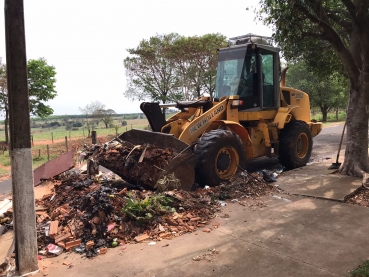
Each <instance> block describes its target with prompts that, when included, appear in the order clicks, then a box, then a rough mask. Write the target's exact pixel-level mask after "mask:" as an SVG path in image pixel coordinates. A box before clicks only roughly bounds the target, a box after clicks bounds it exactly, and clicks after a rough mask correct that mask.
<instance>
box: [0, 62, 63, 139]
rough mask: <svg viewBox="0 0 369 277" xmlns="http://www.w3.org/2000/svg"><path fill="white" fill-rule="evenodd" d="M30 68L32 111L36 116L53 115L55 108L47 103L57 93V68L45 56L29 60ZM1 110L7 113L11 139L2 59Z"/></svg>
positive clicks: (29, 90)
mask: <svg viewBox="0 0 369 277" xmlns="http://www.w3.org/2000/svg"><path fill="white" fill-rule="evenodd" d="M27 69H28V92H29V98H30V112H31V114H32V115H34V116H39V117H41V118H44V117H46V116H49V115H51V114H52V113H53V112H54V110H53V109H52V108H51V107H50V106H48V105H46V104H45V102H47V101H48V100H51V99H54V98H55V97H56V95H57V92H56V90H55V82H56V79H55V75H56V70H55V67H54V66H52V65H48V64H47V61H46V60H45V59H44V58H39V59H37V60H33V59H31V60H29V61H28V63H27ZM0 110H2V111H3V112H4V113H5V140H6V143H8V141H9V136H8V122H9V101H8V87H7V76H6V65H5V64H3V63H2V62H1V60H0Z"/></svg>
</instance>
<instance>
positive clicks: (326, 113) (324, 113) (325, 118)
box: [320, 107, 328, 122]
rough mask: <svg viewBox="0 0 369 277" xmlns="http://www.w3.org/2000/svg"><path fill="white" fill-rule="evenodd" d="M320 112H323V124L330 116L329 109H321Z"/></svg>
mask: <svg viewBox="0 0 369 277" xmlns="http://www.w3.org/2000/svg"><path fill="white" fill-rule="evenodd" d="M320 111H321V112H322V115H323V119H322V121H323V122H327V115H328V109H327V108H326V107H320Z"/></svg>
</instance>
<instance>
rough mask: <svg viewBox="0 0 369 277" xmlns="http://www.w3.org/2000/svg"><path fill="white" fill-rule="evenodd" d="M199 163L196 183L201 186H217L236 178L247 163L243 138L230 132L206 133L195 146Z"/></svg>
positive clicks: (214, 131) (196, 168)
mask: <svg viewBox="0 0 369 277" xmlns="http://www.w3.org/2000/svg"><path fill="white" fill-rule="evenodd" d="M194 154H195V155H196V156H197V159H198V162H197V164H196V167H195V178H196V182H197V183H198V184H199V185H201V186H205V185H208V186H216V185H219V184H220V183H221V182H224V181H227V180H229V179H230V178H231V177H232V176H234V175H235V174H236V172H237V170H238V167H239V166H241V167H242V166H243V165H244V162H245V147H244V144H243V142H242V140H241V138H240V137H239V136H238V135H237V134H235V133H233V132H231V131H228V130H220V129H218V130H212V131H210V132H208V133H205V134H204V135H203V136H202V137H200V138H199V139H198V141H197V142H196V143H195V145H194Z"/></svg>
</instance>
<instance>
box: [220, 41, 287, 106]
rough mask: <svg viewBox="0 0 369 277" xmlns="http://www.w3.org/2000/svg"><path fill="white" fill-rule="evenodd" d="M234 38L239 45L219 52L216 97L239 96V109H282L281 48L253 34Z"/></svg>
mask: <svg viewBox="0 0 369 277" xmlns="http://www.w3.org/2000/svg"><path fill="white" fill-rule="evenodd" d="M239 38H241V39H239ZM233 39H236V43H235V45H231V46H229V47H227V48H223V49H219V51H218V68H217V76H216V86H215V92H214V98H215V100H216V99H220V98H222V97H224V96H231V95H238V96H239V97H240V100H242V102H243V104H242V105H241V106H240V107H239V110H270V109H278V108H279V102H280V101H279V49H278V48H275V47H272V46H270V45H264V44H261V43H254V42H253V41H252V37H250V39H245V36H243V37H237V38H233ZM231 40H232V39H231ZM239 41H241V42H239ZM237 42H239V43H238V44H237ZM243 42H244V43H243Z"/></svg>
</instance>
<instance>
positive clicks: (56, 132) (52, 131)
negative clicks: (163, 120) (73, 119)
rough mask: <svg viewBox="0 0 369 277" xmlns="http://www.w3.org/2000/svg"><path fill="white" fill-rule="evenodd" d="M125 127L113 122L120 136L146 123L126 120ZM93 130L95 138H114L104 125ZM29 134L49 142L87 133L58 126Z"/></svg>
mask: <svg viewBox="0 0 369 277" xmlns="http://www.w3.org/2000/svg"><path fill="white" fill-rule="evenodd" d="M126 121H127V126H119V124H120V125H121V121H119V122H118V121H115V122H114V124H116V125H117V126H119V127H118V131H117V132H118V134H121V133H123V132H125V131H126V130H127V131H128V130H131V128H133V129H141V130H142V129H144V128H145V127H147V126H148V122H147V120H146V119H131V120H126ZM94 130H95V131H96V132H97V136H108V135H112V136H115V128H105V125H104V124H101V123H100V124H99V125H98V126H97V127H95V128H94ZM31 134H32V136H33V141H34V142H37V141H45V140H48V141H51V138H52V137H53V139H54V140H61V139H64V138H65V137H67V138H68V139H69V138H70V139H76V138H83V137H87V135H88V131H87V128H86V126H84V127H80V128H79V130H78V131H69V130H66V129H65V126H60V127H58V128H32V129H31ZM4 140H5V133H4V131H2V132H0V141H4Z"/></svg>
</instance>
